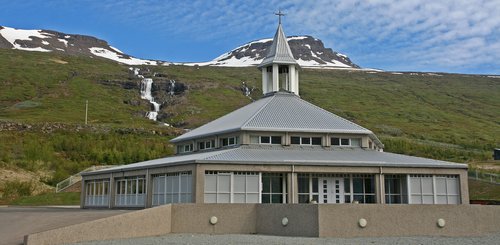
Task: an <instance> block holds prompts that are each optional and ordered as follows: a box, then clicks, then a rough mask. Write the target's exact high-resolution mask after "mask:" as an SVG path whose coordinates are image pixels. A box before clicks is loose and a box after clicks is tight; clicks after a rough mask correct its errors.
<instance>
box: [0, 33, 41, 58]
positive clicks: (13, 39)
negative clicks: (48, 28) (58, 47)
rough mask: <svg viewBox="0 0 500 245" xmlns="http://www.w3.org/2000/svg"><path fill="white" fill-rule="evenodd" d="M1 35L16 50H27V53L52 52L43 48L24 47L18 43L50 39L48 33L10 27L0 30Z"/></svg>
mask: <svg viewBox="0 0 500 245" xmlns="http://www.w3.org/2000/svg"><path fill="white" fill-rule="evenodd" d="M0 35H1V36H3V37H4V38H5V40H7V41H8V42H9V43H10V44H12V46H13V47H14V48H15V49H20V50H26V51H39V52H50V51H51V50H48V49H44V48H41V47H33V48H31V47H24V46H22V45H21V44H19V43H18V42H17V40H27V41H32V40H33V37H37V38H40V39H44V38H47V37H50V35H48V34H47V33H43V32H42V31H41V30H19V29H14V28H10V27H3V28H2V29H0Z"/></svg>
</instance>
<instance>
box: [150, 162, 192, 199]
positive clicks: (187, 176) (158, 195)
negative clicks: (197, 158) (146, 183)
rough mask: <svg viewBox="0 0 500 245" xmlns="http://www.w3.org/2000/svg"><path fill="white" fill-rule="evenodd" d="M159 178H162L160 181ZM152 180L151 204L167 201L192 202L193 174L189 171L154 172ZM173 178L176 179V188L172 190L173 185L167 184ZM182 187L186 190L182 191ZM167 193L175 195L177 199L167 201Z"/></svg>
mask: <svg viewBox="0 0 500 245" xmlns="http://www.w3.org/2000/svg"><path fill="white" fill-rule="evenodd" d="M161 179H163V180H162V181H161V182H160V180H161ZM152 180H153V190H152V194H153V195H152V198H153V200H152V206H159V205H164V204H169V203H191V202H192V198H193V197H192V195H193V194H192V193H193V175H192V172H191V171H185V172H175V173H164V174H155V175H153V176H152ZM175 180H176V181H177V190H174V188H173V187H174V186H175V185H173V184H172V185H171V186H170V185H168V183H169V182H172V181H175ZM184 181H186V183H183V182H184ZM161 185H163V186H161ZM162 187H163V188H162ZM183 187H185V188H183ZM183 189H186V190H187V191H182V190H183ZM161 190H163V191H161ZM168 195H171V196H172V197H173V196H175V195H177V199H175V200H176V201H174V199H172V200H170V201H169V200H168V198H167V196H168ZM184 196H187V197H188V198H187V200H184V199H183V197H184ZM161 199H163V200H161Z"/></svg>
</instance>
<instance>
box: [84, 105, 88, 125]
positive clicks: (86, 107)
mask: <svg viewBox="0 0 500 245" xmlns="http://www.w3.org/2000/svg"><path fill="white" fill-rule="evenodd" d="M88 115H89V100H86V101H85V125H87V118H88Z"/></svg>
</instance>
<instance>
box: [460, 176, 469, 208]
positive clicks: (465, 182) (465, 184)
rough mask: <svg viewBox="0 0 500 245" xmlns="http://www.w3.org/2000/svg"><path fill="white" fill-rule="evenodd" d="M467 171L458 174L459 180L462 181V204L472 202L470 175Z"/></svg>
mask: <svg viewBox="0 0 500 245" xmlns="http://www.w3.org/2000/svg"><path fill="white" fill-rule="evenodd" d="M467 171H468V170H467V169H465V170H464V171H462V172H461V173H460V175H459V176H458V181H459V182H460V204H470V198H469V176H468V175H467Z"/></svg>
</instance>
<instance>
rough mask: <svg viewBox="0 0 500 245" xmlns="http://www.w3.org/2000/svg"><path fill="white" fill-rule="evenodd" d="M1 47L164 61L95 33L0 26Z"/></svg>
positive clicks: (129, 61)
mask: <svg viewBox="0 0 500 245" xmlns="http://www.w3.org/2000/svg"><path fill="white" fill-rule="evenodd" d="M0 48H4V49H19V50H26V51H38V52H62V53H66V54H69V55H84V56H91V57H92V56H98V57H103V58H107V59H111V60H114V61H118V62H120V63H124V64H127V65H158V64H161V63H163V62H160V61H153V60H143V59H137V58H134V57H132V56H130V55H127V54H125V53H123V52H122V51H120V50H118V49H116V48H114V47H112V46H110V45H109V44H108V43H107V42H106V41H104V40H101V39H98V38H95V37H91V36H85V35H75V34H65V33H61V32H57V31H50V30H21V29H14V28H10V27H4V26H0Z"/></svg>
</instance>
